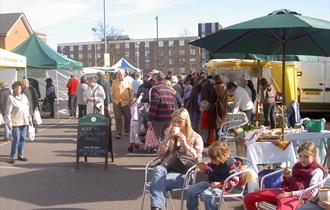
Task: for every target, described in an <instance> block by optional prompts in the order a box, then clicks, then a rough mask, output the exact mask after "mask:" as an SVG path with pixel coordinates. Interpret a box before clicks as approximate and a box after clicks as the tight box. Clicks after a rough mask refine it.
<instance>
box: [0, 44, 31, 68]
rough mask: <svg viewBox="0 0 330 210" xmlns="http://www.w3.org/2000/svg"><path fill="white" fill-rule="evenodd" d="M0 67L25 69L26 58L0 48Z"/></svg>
mask: <svg viewBox="0 0 330 210" xmlns="http://www.w3.org/2000/svg"><path fill="white" fill-rule="evenodd" d="M0 67H12V68H26V57H25V56H22V55H18V54H16V53H13V52H10V51H7V50H4V49H1V48H0Z"/></svg>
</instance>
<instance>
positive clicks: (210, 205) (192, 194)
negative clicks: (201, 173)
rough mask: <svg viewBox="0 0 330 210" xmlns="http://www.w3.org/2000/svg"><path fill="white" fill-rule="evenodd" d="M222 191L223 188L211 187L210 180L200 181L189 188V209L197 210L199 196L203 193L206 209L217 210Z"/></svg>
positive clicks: (202, 197)
mask: <svg viewBox="0 0 330 210" xmlns="http://www.w3.org/2000/svg"><path fill="white" fill-rule="evenodd" d="M220 193H221V189H219V188H211V187H210V183H209V182H207V181H202V182H198V183H196V184H194V185H192V186H190V187H189V189H188V197H187V209H188V210H197V209H198V196H199V195H201V199H202V200H203V201H204V206H205V209H206V210H217V209H218V203H219V201H218V199H219V196H220Z"/></svg>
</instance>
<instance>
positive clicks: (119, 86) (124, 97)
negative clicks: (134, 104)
mask: <svg viewBox="0 0 330 210" xmlns="http://www.w3.org/2000/svg"><path fill="white" fill-rule="evenodd" d="M111 95H112V102H113V103H115V104H117V105H119V103H120V105H121V106H126V105H129V104H130V100H131V97H132V86H131V85H130V83H129V82H128V81H126V80H123V81H119V80H118V79H115V80H114V81H113V82H112V88H111Z"/></svg>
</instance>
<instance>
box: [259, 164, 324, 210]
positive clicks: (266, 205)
mask: <svg viewBox="0 0 330 210" xmlns="http://www.w3.org/2000/svg"><path fill="white" fill-rule="evenodd" d="M282 172H283V169H279V170H276V171H274V172H272V173H269V174H267V175H265V176H263V177H262V178H261V182H260V189H261V190H262V188H263V186H264V182H265V180H266V179H267V178H268V177H271V176H274V175H276V174H279V173H282ZM323 172H324V173H323V179H322V180H321V181H320V182H318V183H317V184H315V185H312V186H310V187H308V188H306V189H304V190H303V191H302V193H301V195H300V197H299V200H298V205H297V208H298V207H300V206H302V205H303V204H304V202H305V199H304V198H305V195H306V193H308V192H310V191H311V190H314V189H315V188H319V187H321V186H322V185H323V184H324V183H325V181H326V180H327V178H328V173H327V171H326V170H323ZM258 209H267V210H268V209H269V210H275V209H276V204H274V203H269V202H266V201H262V202H259V203H258Z"/></svg>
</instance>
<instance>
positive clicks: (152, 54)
mask: <svg viewBox="0 0 330 210" xmlns="http://www.w3.org/2000/svg"><path fill="white" fill-rule="evenodd" d="M107 39H109V41H108V43H109V44H110V46H109V44H108V46H107V49H108V50H107V51H108V53H110V66H111V65H113V64H115V63H116V62H117V61H118V60H119V59H120V58H122V57H124V58H125V59H126V60H128V61H129V62H130V63H131V64H132V65H134V66H136V67H138V68H140V69H143V70H145V71H146V72H149V71H151V70H152V69H159V70H163V71H164V72H166V71H168V70H171V71H173V72H176V73H187V72H188V71H189V70H192V71H196V70H199V69H200V67H201V56H200V49H199V48H198V47H195V46H192V45H189V44H188V43H189V42H190V41H193V40H196V39H198V37H173V38H159V39H158V65H157V40H156V39H153V38H152V39H129V37H128V36H127V35H124V36H119V37H115V38H113V37H109V38H107ZM95 48H96V56H95ZM57 51H58V52H59V53H62V54H64V55H67V56H68V57H69V58H72V59H74V60H78V61H81V62H83V64H84V66H85V67H89V66H103V54H104V42H103V41H97V42H81V43H60V44H58V45H57ZM95 57H96V59H95ZM95 61H96V62H95Z"/></svg>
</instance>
